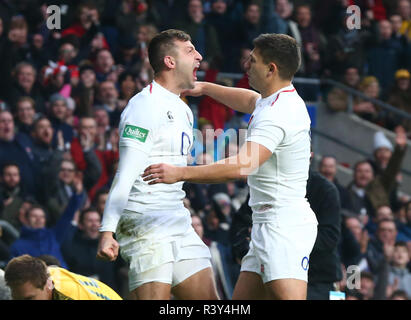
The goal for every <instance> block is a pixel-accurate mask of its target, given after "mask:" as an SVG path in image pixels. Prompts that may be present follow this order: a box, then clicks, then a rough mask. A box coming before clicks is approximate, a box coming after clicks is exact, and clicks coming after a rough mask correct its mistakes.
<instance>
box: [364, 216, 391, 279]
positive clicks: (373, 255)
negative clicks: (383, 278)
mask: <svg viewBox="0 0 411 320" xmlns="http://www.w3.org/2000/svg"><path fill="white" fill-rule="evenodd" d="M397 232H398V231H397V227H396V225H395V222H394V220H390V219H382V220H380V221H379V222H378V224H377V231H376V236H375V238H371V239H370V241H369V242H368V246H367V252H366V258H367V263H368V266H369V268H370V271H371V272H373V273H377V272H378V269H379V267H380V266H381V262H382V261H383V259H384V252H385V251H386V252H385V253H386V254H387V253H389V254H390V255H389V257H388V258H389V259H388V261H391V257H392V252H393V249H394V245H395V239H396V238H397Z"/></svg>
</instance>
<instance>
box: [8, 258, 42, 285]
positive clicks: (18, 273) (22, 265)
mask: <svg viewBox="0 0 411 320" xmlns="http://www.w3.org/2000/svg"><path fill="white" fill-rule="evenodd" d="M48 277H49V274H48V271H47V265H46V264H45V263H44V261H42V260H41V259H39V258H35V257H32V256H30V255H28V254H25V255H22V256H20V257H16V258H13V259H11V260H10V262H9V263H8V264H7V266H6V269H5V270H4V279H5V280H6V284H7V285H8V286H9V287H12V286H16V285H22V284H24V283H26V282H30V283H31V284H32V285H33V286H34V287H35V288H39V289H42V288H43V287H44V286H45V285H46V282H47V279H48Z"/></svg>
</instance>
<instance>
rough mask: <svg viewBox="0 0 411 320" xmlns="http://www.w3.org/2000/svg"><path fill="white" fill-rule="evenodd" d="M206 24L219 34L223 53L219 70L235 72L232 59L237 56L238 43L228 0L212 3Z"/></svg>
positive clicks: (215, 0) (216, 0) (217, 0)
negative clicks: (235, 39) (234, 37)
mask: <svg viewBox="0 0 411 320" xmlns="http://www.w3.org/2000/svg"><path fill="white" fill-rule="evenodd" d="M205 21H206V24H208V25H210V26H213V27H214V29H215V30H216V32H217V38H218V43H219V47H220V48H221V52H222V53H224V54H223V55H221V57H220V58H221V61H220V65H219V67H220V68H219V69H220V70H221V71H233V68H235V65H234V64H233V61H232V59H231V57H232V56H234V55H235V54H237V52H236V51H235V49H236V43H235V41H234V39H233V33H234V32H235V30H234V29H233V27H234V26H235V24H234V21H233V18H232V15H231V12H230V11H228V4H227V0H214V1H212V3H211V12H210V13H208V14H207V15H206V20H205Z"/></svg>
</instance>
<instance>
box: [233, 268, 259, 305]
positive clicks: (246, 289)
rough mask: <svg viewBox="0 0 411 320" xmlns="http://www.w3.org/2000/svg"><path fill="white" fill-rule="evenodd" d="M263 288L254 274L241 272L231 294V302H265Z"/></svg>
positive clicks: (257, 275) (257, 276)
mask: <svg viewBox="0 0 411 320" xmlns="http://www.w3.org/2000/svg"><path fill="white" fill-rule="evenodd" d="M266 298H267V296H266V292H265V286H264V283H263V280H262V279H261V276H260V275H259V274H257V273H255V272H249V271H241V272H240V276H239V277H238V280H237V283H236V285H235V288H234V292H233V298H232V299H233V300H265V299H266Z"/></svg>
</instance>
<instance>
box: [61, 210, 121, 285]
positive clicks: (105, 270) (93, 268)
mask: <svg viewBox="0 0 411 320" xmlns="http://www.w3.org/2000/svg"><path fill="white" fill-rule="evenodd" d="M100 224H101V216H100V214H99V213H98V212H97V210H96V209H94V208H92V207H90V208H88V209H84V210H82V211H81V212H80V216H79V221H78V227H77V228H75V230H74V232H73V236H72V237H67V239H66V241H65V242H64V243H63V245H62V252H63V256H64V260H65V261H66V262H67V265H68V269H69V270H70V271H71V272H74V273H78V274H81V275H84V276H88V277H91V278H94V279H97V280H100V281H103V282H104V283H106V284H107V285H109V286H110V287H112V288H113V289H117V285H116V268H115V264H114V263H108V262H105V261H102V260H97V259H96V255H97V247H98V238H99V228H100Z"/></svg>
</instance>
